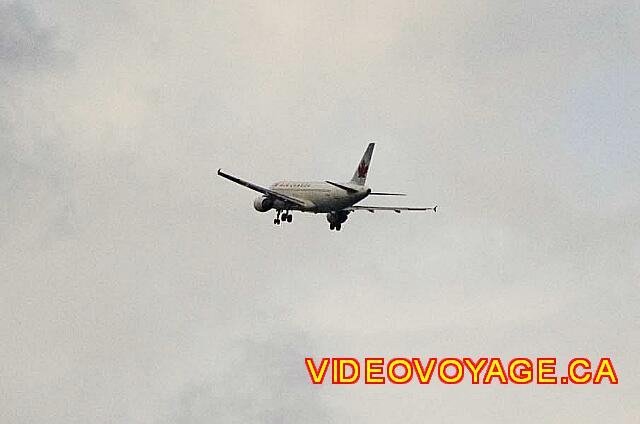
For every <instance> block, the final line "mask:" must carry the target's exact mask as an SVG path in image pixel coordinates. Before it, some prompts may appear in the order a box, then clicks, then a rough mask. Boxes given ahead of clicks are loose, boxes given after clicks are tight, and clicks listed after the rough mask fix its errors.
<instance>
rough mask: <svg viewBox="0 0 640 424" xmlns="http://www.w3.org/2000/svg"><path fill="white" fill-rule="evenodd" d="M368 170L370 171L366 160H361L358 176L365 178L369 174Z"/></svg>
mask: <svg viewBox="0 0 640 424" xmlns="http://www.w3.org/2000/svg"><path fill="white" fill-rule="evenodd" d="M367 171H369V166H368V165H367V164H366V163H364V161H362V162H360V165H359V166H358V177H359V178H365V177H366V176H367Z"/></svg>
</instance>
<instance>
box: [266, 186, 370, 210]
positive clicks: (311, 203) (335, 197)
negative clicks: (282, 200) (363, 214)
mask: <svg viewBox="0 0 640 424" xmlns="http://www.w3.org/2000/svg"><path fill="white" fill-rule="evenodd" d="M344 185H345V186H348V187H350V188H351V189H352V190H353V191H347V190H345V189H342V188H340V187H336V186H334V185H332V184H329V183H326V182H324V181H278V182H276V183H274V184H272V185H271V186H269V189H270V190H273V191H275V192H276V193H281V194H284V195H286V196H291V197H295V198H297V199H301V200H304V202H305V203H306V205H305V206H297V205H294V206H292V207H290V208H289V209H290V210H299V211H303V212H314V213H326V212H334V211H339V210H341V209H344V208H348V207H349V206H353V205H355V204H356V203H358V202H359V201H361V200H362V199H364V198H365V197H367V196H368V195H369V193H371V189H370V188H369V187H365V186H352V185H350V184H348V183H345V184H344Z"/></svg>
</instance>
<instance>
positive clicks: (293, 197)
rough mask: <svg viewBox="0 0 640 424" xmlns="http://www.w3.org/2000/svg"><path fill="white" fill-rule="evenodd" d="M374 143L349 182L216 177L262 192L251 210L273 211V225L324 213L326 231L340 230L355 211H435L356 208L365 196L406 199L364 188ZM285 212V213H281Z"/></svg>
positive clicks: (422, 208)
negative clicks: (300, 215)
mask: <svg viewBox="0 0 640 424" xmlns="http://www.w3.org/2000/svg"><path fill="white" fill-rule="evenodd" d="M374 146H375V143H369V146H367V150H365V152H364V155H363V156H362V159H361V160H360V162H359V164H358V167H357V168H356V170H355V172H354V174H353V177H352V178H351V180H350V181H349V182H345V183H342V182H334V181H328V180H327V181H278V182H276V183H274V184H272V185H271V186H269V188H264V187H261V186H259V185H256V184H253V183H250V182H248V181H244V180H241V179H240V178H237V177H234V176H233V175H229V174H227V173H225V172H223V171H222V169H218V175H219V176H221V177H223V178H226V179H227V180H230V181H233V182H234V183H236V184H240V185H241V186H244V187H247V188H249V189H251V190H254V191H257V192H258V193H261V194H262V196H260V197H258V198H256V199H255V200H254V201H253V207H254V209H255V210H257V211H258V212H267V211H269V210H272V209H275V211H276V218H275V219H274V220H273V223H274V224H275V225H280V222H281V219H282V222H292V221H293V215H292V214H291V211H300V212H310V213H314V214H317V213H326V214H327V221H329V229H330V230H336V231H340V230H341V228H342V224H344V222H345V221H346V220H347V217H348V215H349V214H350V213H352V212H356V211H368V212H371V213H374V212H375V211H394V212H396V213H400V212H401V211H433V212H436V209H437V208H438V206H437V205H436V206H433V207H430V208H426V207H419V208H410V207H402V206H363V205H356V203H358V202H359V201H361V200H362V199H364V198H366V197H367V196H405V194H403V193H383V192H375V191H372V190H371V188H369V187H367V186H366V185H365V183H366V180H367V173H368V172H369V164H370V163H371V156H372V155H373V148H374ZM283 211H284V213H283Z"/></svg>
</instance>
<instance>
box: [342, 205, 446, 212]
mask: <svg viewBox="0 0 640 424" xmlns="http://www.w3.org/2000/svg"><path fill="white" fill-rule="evenodd" d="M436 209H438V205H436V206H434V207H432V208H405V207H396V206H364V205H363V206H357V205H356V206H351V207H348V208H344V210H345V211H349V212H355V211H368V212H371V213H374V212H375V211H394V212H396V213H400V212H402V211H410V212H416V211H434V212H435V211H436Z"/></svg>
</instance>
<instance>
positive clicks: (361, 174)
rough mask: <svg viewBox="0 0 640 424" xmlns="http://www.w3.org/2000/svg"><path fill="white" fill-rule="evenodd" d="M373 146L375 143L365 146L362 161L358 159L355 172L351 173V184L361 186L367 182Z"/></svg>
mask: <svg viewBox="0 0 640 424" xmlns="http://www.w3.org/2000/svg"><path fill="white" fill-rule="evenodd" d="M374 146H375V143H369V146H367V150H365V152H364V155H363V156H362V159H360V163H359V164H358V167H357V168H356V172H354V173H353V177H352V178H351V181H350V182H351V183H353V184H357V185H361V186H363V185H364V184H365V182H366V181H367V172H369V163H371V155H372V154H373V147H374Z"/></svg>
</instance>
